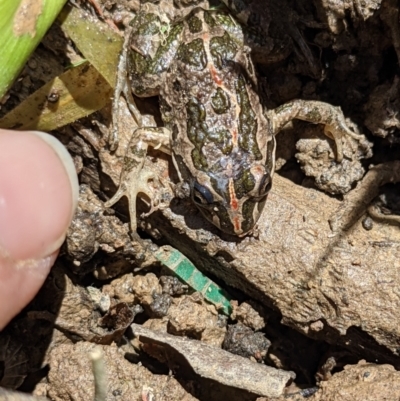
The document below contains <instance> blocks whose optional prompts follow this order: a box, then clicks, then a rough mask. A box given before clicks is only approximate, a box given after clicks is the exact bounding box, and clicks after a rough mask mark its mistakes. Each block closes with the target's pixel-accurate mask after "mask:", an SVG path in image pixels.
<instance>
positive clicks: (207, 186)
mask: <svg viewBox="0 0 400 401" xmlns="http://www.w3.org/2000/svg"><path fill="white" fill-rule="evenodd" d="M271 183H272V174H271V172H270V171H269V169H268V168H267V167H266V166H264V165H262V164H254V165H252V166H250V167H246V166H245V164H244V165H240V168H238V169H237V171H229V169H228V171H227V173H225V174H218V175H216V174H213V173H212V172H209V173H207V174H199V175H198V176H197V177H196V179H194V180H192V182H191V197H192V200H193V202H194V203H195V205H196V206H197V207H198V208H199V209H200V211H201V212H202V214H203V215H204V216H205V218H206V219H207V220H209V221H210V222H211V223H213V224H214V225H215V226H217V227H218V228H219V229H220V230H221V231H223V232H225V233H228V234H231V235H236V236H239V237H243V236H245V235H247V234H249V233H251V231H252V230H253V228H254V226H255V224H256V223H257V221H258V219H259V217H260V215H261V213H262V211H263V209H264V205H265V202H266V200H267V195H268V193H269V191H270V189H271Z"/></svg>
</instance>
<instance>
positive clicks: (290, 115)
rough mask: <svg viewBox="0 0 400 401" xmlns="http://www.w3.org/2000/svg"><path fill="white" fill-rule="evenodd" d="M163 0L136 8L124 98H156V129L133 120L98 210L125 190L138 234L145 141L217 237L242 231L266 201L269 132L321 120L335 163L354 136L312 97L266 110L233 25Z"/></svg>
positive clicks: (213, 13)
mask: <svg viewBox="0 0 400 401" xmlns="http://www.w3.org/2000/svg"><path fill="white" fill-rule="evenodd" d="M162 3H164V4H161V3H158V4H156V3H153V2H147V3H144V4H142V8H141V10H140V11H139V13H138V14H137V16H136V18H135V19H134V21H133V22H132V32H131V34H130V37H129V42H128V52H127V54H126V58H127V60H126V64H127V71H128V82H129V86H130V88H128V90H127V91H125V94H126V96H127V97H129V96H130V92H129V90H132V92H133V93H134V94H135V95H136V96H139V97H148V96H156V95H158V96H159V99H160V109H161V115H162V119H163V122H164V127H159V128H150V127H145V126H141V127H139V128H138V129H137V130H136V131H135V132H134V133H133V136H132V139H131V141H130V144H129V146H128V150H127V153H126V156H125V159H124V166H123V171H122V174H121V183H120V187H119V189H118V191H117V192H116V194H115V195H114V196H113V197H112V199H110V200H109V201H108V202H107V203H106V206H107V207H109V206H111V205H113V204H114V203H115V202H117V201H118V200H119V199H120V198H121V197H122V196H127V197H128V199H129V208H130V217H131V228H132V231H133V232H134V233H136V228H137V227H136V198H137V194H138V193H139V192H144V193H148V195H149V197H150V198H152V197H153V196H154V193H152V192H151V191H150V189H149V187H148V185H147V183H148V180H149V179H156V177H154V175H153V174H151V173H149V172H147V171H143V170H142V169H143V164H144V159H145V156H146V153H147V148H148V146H149V145H150V146H153V147H157V148H160V149H161V150H163V151H165V152H167V153H169V154H171V155H172V159H173V162H174V165H175V167H176V169H177V171H178V174H179V178H180V180H181V181H182V182H184V183H186V184H187V185H188V187H189V188H190V196H191V199H192V201H193V202H194V204H195V205H196V206H197V207H198V209H199V210H200V211H201V212H202V214H203V215H204V217H205V218H206V219H207V220H209V221H210V222H212V223H213V224H214V225H215V226H217V227H218V228H219V229H220V230H222V231H223V232H225V233H228V234H233V235H236V236H239V237H241V236H244V235H246V234H249V233H251V232H252V230H253V229H254V227H255V225H256V223H257V220H258V219H259V217H260V215H261V213H262V210H263V208H264V204H265V202H266V200H267V195H268V193H269V191H270V189H271V184H272V177H273V174H274V165H275V135H276V134H277V132H279V130H280V129H281V128H282V127H283V126H284V125H285V124H286V123H288V122H289V121H291V120H292V119H300V120H305V121H309V122H311V123H314V124H323V125H324V126H325V133H326V134H327V135H328V136H330V137H332V138H333V139H334V140H335V143H336V152H337V161H339V162H340V161H341V159H342V158H343V152H342V141H341V139H342V136H344V135H349V136H352V137H354V138H357V139H359V136H358V135H356V134H355V133H354V132H353V131H351V130H350V129H349V128H348V126H347V125H346V122H345V119H344V116H343V114H342V112H341V110H340V109H339V108H337V107H334V106H332V105H330V104H327V103H323V102H320V101H306V100H293V101H291V102H288V103H286V104H284V105H282V106H280V107H278V108H276V109H274V110H266V109H265V108H264V107H263V105H262V102H261V99H260V96H259V95H258V91H257V89H258V85H257V77H256V72H255V69H254V65H253V63H252V60H251V57H250V49H249V48H248V47H247V46H245V45H244V36H243V30H242V28H241V26H240V25H239V23H238V22H237V21H236V20H235V19H234V18H233V17H232V16H231V15H230V14H228V13H226V12H224V11H221V10H211V9H207V8H208V7H207V2H205V1H196V0H182V1H178V0H175V1H174V2H172V0H163V1H162ZM161 10H162V11H163V12H161ZM176 11H177V12H176ZM122 60H123V61H122V62H123V63H125V60H124V59H123V58H122ZM125 89H127V88H126V87H125ZM133 112H134V113H137V111H136V109H133ZM136 118H137V119H140V115H139V114H138V113H137V114H136ZM114 143H115V142H114Z"/></svg>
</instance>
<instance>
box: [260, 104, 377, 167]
mask: <svg viewBox="0 0 400 401" xmlns="http://www.w3.org/2000/svg"><path fill="white" fill-rule="evenodd" d="M267 116H268V118H269V119H270V121H271V124H272V130H273V133H274V134H276V133H278V132H279V131H280V130H281V129H282V128H283V127H284V126H285V124H287V123H288V122H289V121H291V120H294V119H298V120H303V121H308V122H310V123H313V124H323V125H324V126H325V129H324V133H325V134H326V135H327V136H328V137H330V138H332V139H333V140H334V141H335V144H336V151H337V153H336V160H337V162H339V163H340V162H341V161H342V160H343V145H342V138H343V137H344V136H348V137H351V138H353V139H354V140H355V141H357V142H358V143H360V146H361V147H362V148H363V150H364V153H366V154H369V153H370V152H369V150H370V147H371V145H370V143H369V142H368V141H367V140H366V138H365V137H364V135H360V134H357V133H355V132H353V131H352V130H351V129H350V128H349V127H348V125H347V123H346V121H345V118H344V115H343V113H342V110H341V109H340V107H335V106H332V105H331V104H328V103H324V102H320V101H316V100H299V99H297V100H293V101H290V102H288V103H285V104H283V105H282V106H279V107H277V108H276V109H274V110H270V111H268V112H267ZM366 157H368V156H366Z"/></svg>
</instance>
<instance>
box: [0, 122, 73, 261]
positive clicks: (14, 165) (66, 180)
mask: <svg viewBox="0 0 400 401" xmlns="http://www.w3.org/2000/svg"><path fill="white" fill-rule="evenodd" d="M78 191H79V186H78V179H77V176H76V172H75V167H74V163H73V161H72V158H71V156H70V155H69V153H68V152H67V150H66V149H65V147H64V146H63V145H62V144H61V142H59V141H58V140H57V139H56V138H54V137H53V136H51V135H48V134H45V133H42V132H38V131H24V132H23V131H9V130H0V257H2V258H3V259H12V260H14V261H24V260H32V259H40V258H42V257H46V256H48V255H50V254H52V253H53V252H55V251H56V250H57V249H58V248H59V247H60V245H61V244H62V242H63V241H64V238H65V235H66V231H67V229H68V226H69V224H70V222H71V219H72V217H73V213H74V211H75V207H76V203H77V200H78Z"/></svg>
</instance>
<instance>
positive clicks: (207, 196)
mask: <svg viewBox="0 0 400 401" xmlns="http://www.w3.org/2000/svg"><path fill="white" fill-rule="evenodd" d="M192 197H193V201H194V203H196V205H199V206H206V205H210V204H212V203H213V202H214V198H213V195H212V193H211V192H210V190H209V189H208V188H206V187H205V186H203V185H200V184H199V183H198V182H195V183H194V186H193V193H192Z"/></svg>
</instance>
